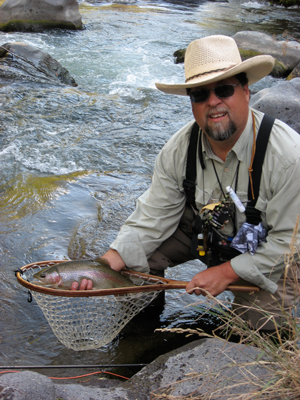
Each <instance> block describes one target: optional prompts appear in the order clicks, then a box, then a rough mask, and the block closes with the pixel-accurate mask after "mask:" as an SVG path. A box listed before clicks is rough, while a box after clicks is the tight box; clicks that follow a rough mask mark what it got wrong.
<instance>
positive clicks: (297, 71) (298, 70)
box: [286, 62, 300, 81]
mask: <svg viewBox="0 0 300 400" xmlns="http://www.w3.org/2000/svg"><path fill="white" fill-rule="evenodd" d="M294 78H300V62H299V63H298V64H297V65H296V67H295V68H294V69H293V71H292V72H291V73H290V74H289V76H288V77H287V78H286V79H287V80H288V81H290V80H291V79H294Z"/></svg>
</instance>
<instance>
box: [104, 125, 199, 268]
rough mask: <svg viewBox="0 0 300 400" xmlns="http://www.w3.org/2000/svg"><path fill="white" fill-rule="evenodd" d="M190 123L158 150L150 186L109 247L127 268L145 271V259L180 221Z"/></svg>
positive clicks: (183, 198)
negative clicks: (116, 252)
mask: <svg viewBox="0 0 300 400" xmlns="http://www.w3.org/2000/svg"><path fill="white" fill-rule="evenodd" d="M191 126H192V124H188V125H187V126H186V127H185V128H183V129H182V130H181V131H179V132H178V133H177V134H175V135H174V137H173V138H172V139H171V140H170V141H169V142H168V143H167V145H166V146H164V147H163V149H162V150H161V151H160V153H159V155H158V156H157V158H156V161H155V166H154V173H153V177H152V183H151V186H150V188H149V189H148V190H147V191H146V192H145V193H144V194H143V195H142V196H141V197H139V199H138V200H137V205H136V209H135V211H134V212H133V213H132V214H131V216H130V217H129V218H128V219H127V220H126V221H125V223H124V225H123V226H122V227H121V229H120V232H119V234H118V236H117V238H116V240H115V241H114V242H113V243H112V244H111V246H110V247H111V248H113V249H115V250H117V251H118V253H119V254H120V255H121V257H122V259H123V260H124V262H125V264H126V265H127V266H128V267H129V268H133V269H136V270H139V271H143V272H148V271H149V266H148V261H147V260H148V259H149V258H150V257H151V255H152V254H153V252H154V251H155V250H156V249H157V248H158V247H159V246H160V245H161V243H163V242H164V241H165V240H166V239H168V238H169V237H170V236H171V235H172V234H173V233H174V232H175V230H176V228H177V226H178V224H179V221H180V218H181V216H182V214H183V212H184V206H185V200H186V198H185V194H184V191H183V189H182V181H183V178H184V176H183V174H184V173H185V164H186V157H187V146H188V140H189V131H190V127H191Z"/></svg>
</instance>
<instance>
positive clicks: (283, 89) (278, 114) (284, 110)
mask: <svg viewBox="0 0 300 400" xmlns="http://www.w3.org/2000/svg"><path fill="white" fill-rule="evenodd" d="M250 105H251V106H252V107H253V108H256V109H257V110H259V111H262V112H264V113H266V114H270V115H272V116H273V117H275V118H278V119H280V120H281V121H283V122H285V123H286V124H288V125H289V126H290V127H292V128H293V129H295V131H296V132H298V133H300V113H299V109H300V78H295V79H292V80H291V81H282V82H280V83H277V84H276V85H274V86H272V87H270V88H266V89H262V90H260V91H259V92H257V93H256V94H254V95H253V96H251V99H250Z"/></svg>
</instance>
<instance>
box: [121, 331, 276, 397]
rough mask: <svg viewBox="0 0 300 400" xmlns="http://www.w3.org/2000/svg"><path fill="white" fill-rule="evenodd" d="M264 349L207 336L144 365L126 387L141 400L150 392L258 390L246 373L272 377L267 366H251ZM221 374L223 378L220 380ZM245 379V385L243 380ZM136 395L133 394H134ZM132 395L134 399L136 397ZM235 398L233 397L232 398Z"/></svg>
mask: <svg viewBox="0 0 300 400" xmlns="http://www.w3.org/2000/svg"><path fill="white" fill-rule="evenodd" d="M260 353H261V350H259V349H256V348H254V347H251V346H244V345H240V344H236V343H229V342H225V341H222V340H219V339H204V340H199V341H195V342H192V343H189V344H187V345H185V346H183V347H181V348H180V349H177V350H174V351H173V352H170V353H168V354H166V355H163V356H160V357H158V358H157V359H156V360H155V361H154V362H153V363H151V364H150V365H149V366H147V367H145V368H143V369H142V370H141V371H140V372H138V373H137V374H136V375H135V376H133V377H132V378H131V379H130V381H128V382H126V383H125V384H124V387H126V388H130V391H131V392H132V393H133V394H135V395H138V393H140V394H141V393H143V395H142V396H141V395H140V396H139V397H136V398H138V399H139V400H144V399H149V398H150V393H155V394H156V395H160V396H161V397H158V398H164V397H163V396H164V395H165V394H166V393H168V395H169V396H174V397H176V396H181V397H182V398H187V397H188V396H189V395H191V394H193V396H195V397H192V396H191V398H197V399H198V398H199V399H200V398H202V396H203V395H204V394H206V395H207V394H210V396H209V398H210V399H214V392H215V394H216V393H217V390H218V394H219V395H220V390H221V391H222V394H223V396H224V398H227V397H226V396H232V395H235V394H240V393H247V392H249V391H251V390H253V389H255V384H254V383H253V384H251V382H249V381H248V380H247V379H245V375H246V374H247V373H248V374H249V376H251V374H253V381H254V376H256V377H260V378H261V379H266V381H265V382H267V379H268V378H270V376H269V374H267V373H266V369H265V368H263V367H260V366H258V365H257V364H254V365H248V366H246V364H247V363H250V364H251V363H252V362H253V361H255V360H256V359H257V357H259V355H260ZM220 377H221V378H222V379H220ZM243 382H245V385H243V384H242V383H243ZM133 398H134V397H133ZM133 398H132V399H133ZM231 398H232V397H231Z"/></svg>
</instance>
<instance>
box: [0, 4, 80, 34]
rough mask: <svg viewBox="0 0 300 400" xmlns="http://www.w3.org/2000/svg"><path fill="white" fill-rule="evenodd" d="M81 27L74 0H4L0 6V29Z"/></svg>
mask: <svg viewBox="0 0 300 400" xmlns="http://www.w3.org/2000/svg"><path fill="white" fill-rule="evenodd" d="M57 28H60V29H72V30H74V29H82V20H81V15H80V13H79V6H78V3H77V1H76V0H6V1H5V2H4V3H3V4H2V6H1V7H0V31H4V32H11V31H22V32H42V31H44V30H45V29H57Z"/></svg>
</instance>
